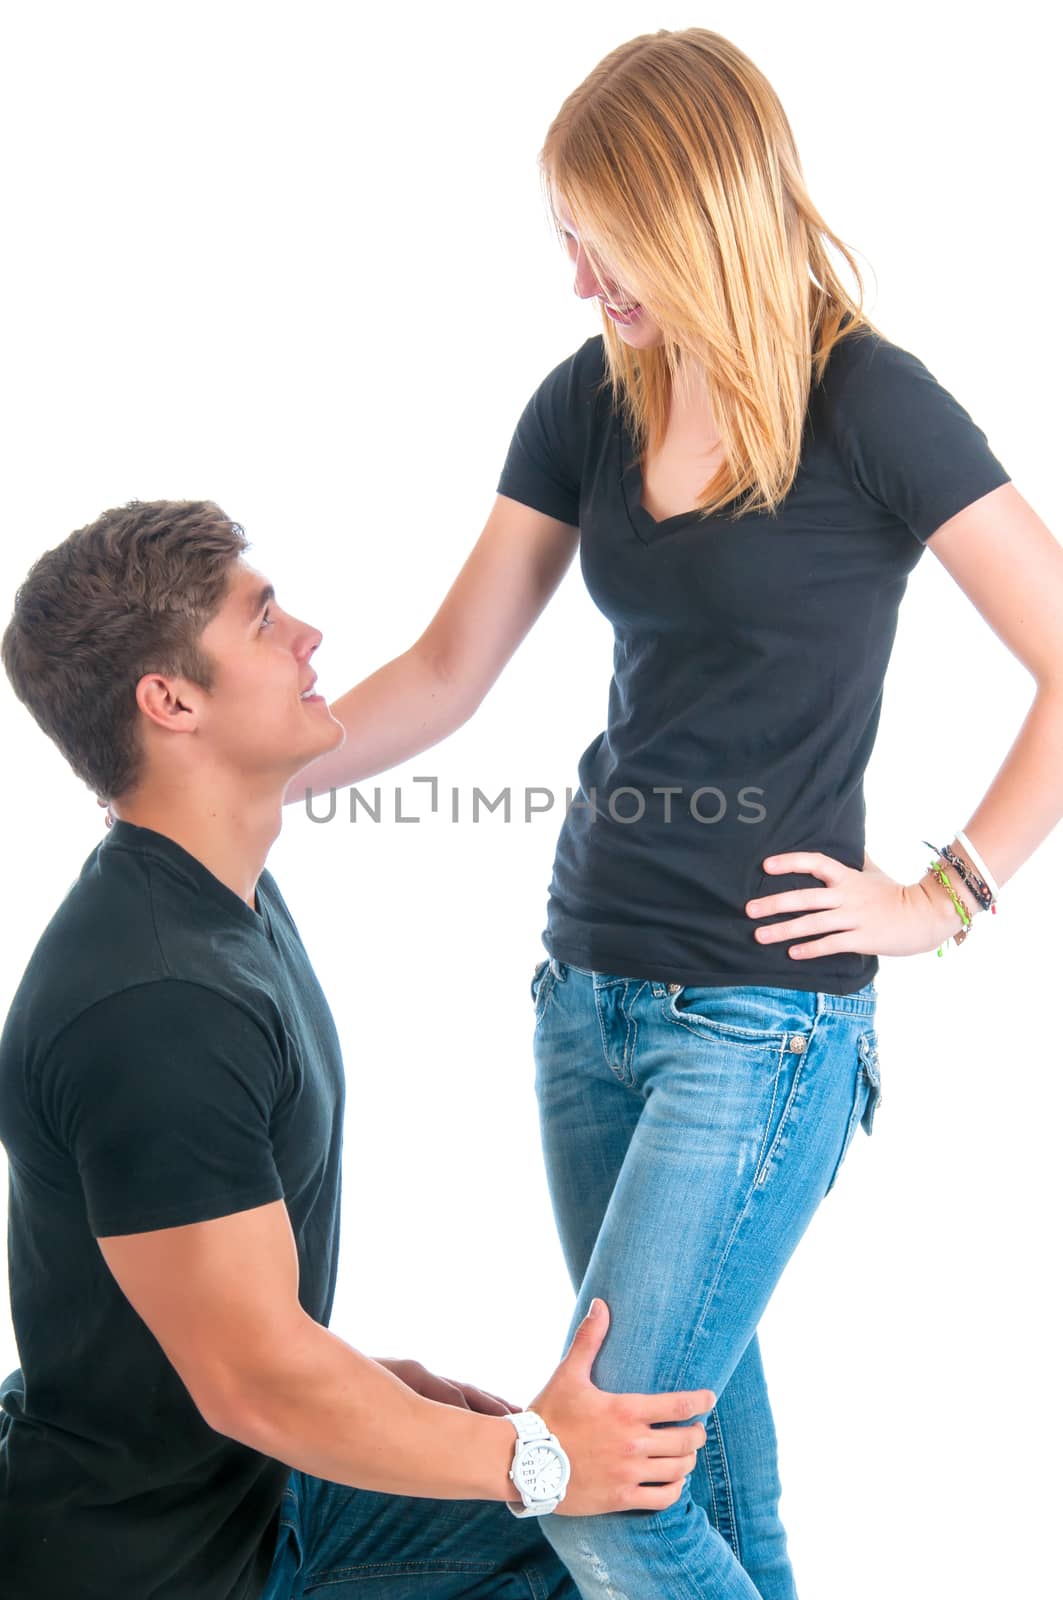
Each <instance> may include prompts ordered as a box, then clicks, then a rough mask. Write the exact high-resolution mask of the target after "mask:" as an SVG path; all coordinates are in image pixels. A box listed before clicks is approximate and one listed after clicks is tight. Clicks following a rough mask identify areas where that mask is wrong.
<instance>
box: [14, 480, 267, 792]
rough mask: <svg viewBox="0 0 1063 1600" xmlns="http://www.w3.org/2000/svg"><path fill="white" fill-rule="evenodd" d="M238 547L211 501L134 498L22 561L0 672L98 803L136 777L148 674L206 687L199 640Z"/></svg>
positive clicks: (237, 535) (235, 526) (235, 532)
mask: <svg viewBox="0 0 1063 1600" xmlns="http://www.w3.org/2000/svg"><path fill="white" fill-rule="evenodd" d="M247 544H248V541H247V538H246V537H245V534H244V530H243V529H242V528H241V526H240V524H239V523H238V522H233V521H231V520H230V519H229V518H228V517H227V516H226V515H225V513H224V512H223V511H222V510H221V509H220V507H218V506H217V505H215V504H214V502H213V501H212V500H143V501H141V500H133V501H131V502H130V503H129V505H126V506H119V507H115V508H114V509H113V510H111V511H104V512H103V513H102V515H100V516H99V517H97V519H96V521H95V522H91V523H89V524H88V526H87V527H84V528H78V530H77V531H76V532H75V533H72V534H70V535H69V536H68V537H67V538H66V539H64V540H63V543H62V544H60V545H57V546H56V548H55V549H54V550H48V551H46V552H45V554H44V555H42V556H41V557H40V558H39V559H38V560H37V561H35V562H34V564H33V566H32V567H31V568H30V571H29V573H28V575H27V577H26V580H25V582H24V583H23V584H22V585H21V587H20V588H19V590H18V593H17V594H16V596H15V609H14V614H13V615H12V618H11V621H10V622H9V623H8V626H7V629H6V631H5V633H4V638H3V645H2V654H3V662H4V667H5V669H6V671H7V675H8V677H9V678H10V679H11V683H12V686H13V687H14V690H15V693H16V694H17V695H18V697H19V699H20V700H21V701H22V703H23V705H25V706H27V707H28V708H29V710H30V711H31V712H32V713H33V716H34V717H35V718H36V720H37V722H38V723H39V724H40V726H41V727H42V728H43V729H44V731H45V733H46V734H47V735H48V737H49V738H50V739H52V740H54V742H55V744H56V745H58V747H59V749H60V750H61V751H62V752H63V755H64V756H65V757H66V759H67V760H68V761H69V763H70V765H71V766H72V767H73V769H74V771H75V772H76V773H77V775H78V777H79V778H82V779H84V781H85V782H86V783H87V784H88V785H89V787H90V788H91V789H93V790H94V791H95V793H96V795H97V796H98V797H99V799H101V800H112V799H114V798H115V797H116V796H118V795H121V794H124V793H125V792H126V791H127V790H129V789H131V788H133V786H134V785H135V784H136V782H137V781H138V779H139V777H140V776H141V771H142V761H143V752H142V748H141V741H140V739H139V736H138V720H139V717H140V712H139V710H138V708H137V703H136V687H137V684H138V682H139V681H140V679H141V678H142V677H143V676H144V674H145V673H148V672H160V673H165V674H166V675H167V676H174V677H182V678H188V679H189V680H190V681H191V682H192V683H195V684H198V685H199V686H200V687H201V688H203V689H207V690H209V689H210V688H211V687H212V674H211V664H210V662H209V660H208V659H207V657H206V656H205V654H204V653H203V651H202V649H201V648H200V642H199V641H200V635H201V633H202V632H203V629H204V628H205V627H206V626H207V624H208V622H209V621H210V620H211V618H212V617H213V616H214V615H215V613H216V612H217V610H218V609H219V607H220V606H221V604H222V601H223V600H224V598H225V594H226V591H227V589H228V586H229V581H230V577H231V574H232V568H233V564H234V562H235V561H236V560H237V559H238V558H239V557H240V555H241V554H242V553H243V551H244V550H245V549H246V548H247Z"/></svg>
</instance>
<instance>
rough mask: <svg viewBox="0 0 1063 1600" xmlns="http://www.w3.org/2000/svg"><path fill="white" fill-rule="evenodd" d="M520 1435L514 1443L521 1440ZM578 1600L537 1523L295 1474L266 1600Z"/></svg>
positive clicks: (501, 1510) (483, 1508)
mask: <svg viewBox="0 0 1063 1600" xmlns="http://www.w3.org/2000/svg"><path fill="white" fill-rule="evenodd" d="M516 1437H517V1436H516V1434H514V1435H513V1438H514V1441H516ZM303 1595H306V1596H311V1595H314V1596H317V1600H578V1593H577V1590H576V1586H575V1584H574V1583H573V1582H572V1579H571V1578H570V1577H569V1575H568V1573H567V1572H566V1571H565V1568H564V1567H563V1565H562V1563H561V1562H560V1561H559V1560H558V1558H557V1556H556V1555H555V1554H554V1552H553V1551H552V1550H551V1548H550V1546H549V1545H548V1544H547V1542H546V1540H545V1539H544V1538H543V1534H542V1519H541V1518H539V1517H526V1518H523V1517H521V1518H518V1517H513V1516H510V1514H509V1512H508V1511H507V1510H506V1508H505V1506H504V1505H503V1504H502V1503H501V1501H497V1502H496V1501H492V1500H421V1499H413V1498H408V1497H407V1496H405V1495H398V1494H376V1493H375V1492H373V1491H371V1490H368V1489H349V1488H346V1487H345V1486H344V1485H343V1484H339V1483H329V1482H327V1481H326V1480H325V1479H323V1478H312V1477H310V1476H309V1475H308V1474H307V1473H305V1472H292V1474H291V1476H290V1477H289V1479H288V1487H287V1488H286V1489H285V1491H284V1497H283V1499H282V1500H281V1508H280V1528H279V1531H278V1536H277V1545H276V1550H275V1552H274V1556H273V1566H272V1568H271V1570H270V1575H269V1582H268V1583H267V1585H266V1588H265V1590H264V1592H263V1595H262V1600H300V1597H302V1596H303Z"/></svg>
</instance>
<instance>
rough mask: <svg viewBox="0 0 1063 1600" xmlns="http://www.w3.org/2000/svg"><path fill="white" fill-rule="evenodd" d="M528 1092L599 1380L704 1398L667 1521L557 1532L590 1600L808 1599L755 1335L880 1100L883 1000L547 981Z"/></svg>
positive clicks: (615, 1387) (569, 1525) (552, 964)
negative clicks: (594, 1304)
mask: <svg viewBox="0 0 1063 1600" xmlns="http://www.w3.org/2000/svg"><path fill="white" fill-rule="evenodd" d="M532 996H533V999H534V1001H535V1036H534V1037H535V1065H536V1091H537V1095H538V1100H539V1111H540V1118H541V1124H542V1135H543V1145H544V1151H545V1157H546V1166H547V1174H548V1178H549V1183H550V1191H551V1196H552V1200H553V1206H554V1212H555V1216H556V1220H557V1226H558V1229H559V1232H560V1235H561V1242H562V1247H563V1249H564V1253H565V1258H566V1261H567V1264H568V1269H569V1273H570V1275H571V1278H572V1282H573V1284H574V1285H575V1287H576V1288H577V1290H578V1296H577V1302H576V1307H575V1311H574V1313H573V1318H572V1326H571V1328H570V1329H569V1335H568V1337H569V1338H571V1335H572V1333H573V1332H574V1331H575V1328H576V1326H577V1324H578V1323H579V1321H580V1319H581V1318H582V1317H583V1316H584V1315H585V1314H586V1312H587V1309H588V1306H589V1304H590V1301H591V1298H592V1297H593V1296H595V1295H597V1296H600V1297H601V1298H602V1299H603V1300H605V1301H607V1303H608V1305H609V1308H610V1312H611V1322H610V1327H609V1331H608V1334H607V1335H606V1340H605V1344H604V1345H603V1347H602V1350H601V1351H600V1353H599V1355H598V1357H597V1360H596V1362H595V1367H594V1374H593V1376H594V1381H595V1382H596V1383H597V1384H598V1386H599V1387H600V1388H603V1389H608V1390H611V1391H636V1392H639V1393H651V1392H654V1391H658V1390H671V1389H700V1388H706V1389H711V1390H713V1392H714V1393H715V1394H716V1396H717V1402H716V1406H715V1407H714V1409H713V1411H712V1412H711V1413H710V1415H709V1416H708V1418H707V1419H705V1420H706V1428H707V1431H708V1442H707V1443H706V1445H705V1447H704V1449H703V1450H701V1451H700V1452H699V1455H698V1464H697V1468H696V1470H695V1471H694V1472H693V1473H692V1474H691V1476H690V1477H689V1478H688V1479H687V1482H686V1486H685V1490H684V1493H683V1495H682V1498H681V1499H680V1500H679V1501H678V1502H677V1503H676V1504H675V1505H674V1506H671V1507H669V1508H668V1509H667V1510H665V1511H662V1512H639V1511H632V1512H621V1513H617V1514H609V1515H606V1516H599V1517H562V1516H549V1517H545V1518H543V1519H542V1522H543V1531H544V1533H545V1534H546V1537H547V1539H548V1540H549V1541H550V1543H551V1545H552V1546H553V1547H554V1549H555V1550H556V1551H557V1552H558V1554H559V1555H560V1556H561V1557H562V1559H563V1560H564V1562H565V1564H566V1565H567V1567H568V1568H569V1570H570V1572H571V1573H572V1575H573V1577H574V1578H575V1580H576V1583H577V1584H578V1586H579V1591H580V1594H581V1595H583V1596H584V1597H585V1600H592V1597H594V1600H650V1597H654V1600H658V1597H660V1600H663V1597H665V1596H667V1597H668V1600H708V1597H709V1596H711V1597H712V1600H795V1596H796V1589H795V1587H794V1580H793V1574H792V1571H791V1567H790V1562H789V1558H788V1556H787V1549H786V1535H785V1532H784V1529H783V1526H782V1523H781V1521H780V1519H779V1510H778V1502H779V1494H780V1484H779V1474H778V1466H777V1460H776V1439H775V1428H774V1424H773V1421H772V1416H771V1409H770V1406H769V1402H768V1393H767V1389H766V1386H765V1381H764V1373H763V1369H762V1367H761V1360H760V1350H759V1346H758V1341H757V1336H756V1328H757V1323H758V1322H759V1320H760V1317H761V1314H762V1313H763V1311H764V1308H765V1306H766V1305H767V1303H768V1300H769V1299H770V1297H771V1293H772V1291H773V1289H774V1287H775V1285H776V1283H777V1282H778V1280H779V1277H780V1275H781V1273H782V1271H783V1268H784V1267H785V1265H786V1263H787V1261H788V1260H789V1258H790V1256H791V1254H792V1252H793V1250H794V1248H795V1247H796V1245H797V1243H798V1241H799V1240H800V1238H801V1235H802V1234H803V1233H804V1231H805V1229H806V1228H807V1226H808V1224H809V1222H810V1221H811V1219H812V1216H813V1213H814V1212H815V1210H816V1207H817V1206H818V1205H819V1203H820V1201H821V1200H822V1199H823V1197H824V1195H825V1194H826V1193H827V1192H828V1191H829V1190H830V1189H831V1188H832V1187H833V1185H834V1181H835V1179H836V1178H837V1176H838V1172H839V1169H840V1167H841V1165H842V1162H843V1160H844V1159H845V1156H846V1153H847V1151H848V1149H849V1145H850V1142H851V1140H852V1138H853V1135H854V1133H855V1131H856V1128H857V1125H858V1124H862V1125H863V1127H864V1129H865V1131H866V1132H867V1133H870V1132H871V1125H872V1121H873V1118H874V1114H875V1108H876V1106H877V1103H878V1100H879V1074H878V1049H877V1035H876V1032H875V1026H874V1022H875V1007H876V999H877V995H876V990H875V986H874V984H873V983H869V984H868V985H867V986H866V988H864V989H861V990H860V991H859V992H858V993H856V994H851V995H834V994H827V993H818V992H814V991H806V990H802V989H783V988H767V987H765V988H757V987H750V986H737V987H726V988H711V987H699V988H692V987H680V986H679V985H672V984H666V983H659V982H653V981H650V980H639V979H635V978H622V977H612V976H609V975H608V974H606V973H600V972H588V971H583V970H581V969H579V968H576V967H572V966H567V965H566V964H565V963H563V962H561V961H558V960H556V959H555V958H552V957H551V958H550V959H549V960H548V961H544V962H541V963H540V965H539V966H538V967H537V968H536V971H535V975H534V977H533V980H532Z"/></svg>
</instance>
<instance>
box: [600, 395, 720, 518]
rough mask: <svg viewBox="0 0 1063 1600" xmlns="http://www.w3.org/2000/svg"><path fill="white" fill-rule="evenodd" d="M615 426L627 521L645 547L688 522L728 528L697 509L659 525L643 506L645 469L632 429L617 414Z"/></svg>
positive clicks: (621, 488) (679, 513)
mask: <svg viewBox="0 0 1063 1600" xmlns="http://www.w3.org/2000/svg"><path fill="white" fill-rule="evenodd" d="M614 423H615V427H616V430H617V433H618V435H619V441H620V445H619V448H620V490H621V494H622V495H623V499H624V506H625V508H626V510H627V516H628V521H629V522H630V524H631V530H632V532H633V533H634V535H635V537H636V538H637V539H639V540H641V542H642V543H643V544H645V545H651V544H655V543H656V541H657V540H658V539H664V538H667V537H668V535H669V534H670V533H675V532H676V531H677V530H678V529H679V528H684V527H686V526H687V525H688V524H689V523H701V524H705V523H709V524H711V525H712V526H713V527H714V528H715V527H722V526H724V525H725V522H726V519H725V518H722V517H721V518H716V517H713V516H709V517H703V516H702V515H701V514H700V513H699V512H698V511H697V510H696V509H693V510H690V511H680V512H678V513H677V514H676V515H675V516H674V517H664V518H662V520H661V521H660V522H658V520H657V518H656V517H654V516H652V515H651V514H650V512H648V511H647V510H646V507H645V506H644V505H643V504H642V491H643V482H642V467H641V464H640V462H639V458H638V452H637V451H636V449H635V446H634V441H633V439H632V437H631V433H630V430H629V429H628V427H627V425H626V424H625V422H624V420H623V418H622V417H621V416H619V415H618V414H617V413H615V412H614Z"/></svg>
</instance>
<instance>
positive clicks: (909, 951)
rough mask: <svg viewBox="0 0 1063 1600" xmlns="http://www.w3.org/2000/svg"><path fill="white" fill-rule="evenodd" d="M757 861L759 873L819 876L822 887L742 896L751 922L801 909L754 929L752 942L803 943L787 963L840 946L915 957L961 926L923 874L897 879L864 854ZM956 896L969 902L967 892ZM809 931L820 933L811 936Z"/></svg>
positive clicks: (809, 853)
mask: <svg viewBox="0 0 1063 1600" xmlns="http://www.w3.org/2000/svg"><path fill="white" fill-rule="evenodd" d="M763 867H764V871H765V872H779V873H790V872H805V873H808V874H810V875H811V876H812V877H815V878H819V879H821V880H822V884H823V887H822V888H816V889H784V890H781V891H780V892H779V893H778V894H771V895H762V896H761V897H760V898H759V899H757V900H747V901H746V915H747V916H749V917H751V918H753V919H754V920H756V919H758V918H761V917H771V916H777V915H778V914H779V913H781V912H786V911H790V912H795V913H801V914H800V915H795V916H791V917H788V918H787V919H786V921H785V922H773V923H772V924H771V925H770V926H767V927H762V928H757V929H756V930H755V933H754V938H755V939H756V941H757V943H758V944H782V943H785V942H786V941H788V940H791V939H802V940H804V941H806V942H804V943H802V944H798V945H794V946H793V948H792V949H791V950H789V951H788V952H787V954H788V955H789V956H790V957H791V959H792V960H794V961H803V960H806V959H808V958H809V957H812V956H829V955H837V954H839V953H841V952H843V951H854V952H856V953H857V954H859V955H875V956H914V955H919V954H921V953H922V952H923V951H926V950H933V949H934V948H935V947H936V946H938V945H940V944H941V942H942V940H943V939H948V938H951V936H952V935H953V934H954V933H956V932H958V931H959V929H960V927H961V926H962V922H961V918H960V914H959V912H958V911H957V910H956V908H955V906H954V905H953V904H952V901H951V900H950V899H949V897H948V894H947V893H946V891H945V890H944V889H943V888H942V887H941V885H940V884H939V883H938V882H937V880H936V879H935V878H934V877H933V876H932V875H931V874H928V875H927V876H926V877H925V878H923V879H922V880H921V881H920V882H919V883H898V882H897V881H896V879H894V878H891V877H889V875H888V874H887V873H885V872H883V871H882V869H881V867H877V866H876V865H875V863H874V862H873V861H872V859H871V857H870V856H869V855H867V854H866V852H865V855H864V865H863V867H862V868H857V867H847V866H845V865H844V863H843V862H841V861H836V860H835V859H834V857H833V856H827V855H823V854H822V853H821V852H820V851H818V850H795V851H789V852H788V853H787V854H785V855H779V856H768V857H767V858H766V859H765V861H764V862H763ZM963 899H964V903H965V904H967V903H969V897H968V896H963ZM976 911H977V907H976V906H971V914H972V916H973V915H975V914H976ZM812 934H820V935H823V937H821V938H815V939H813V938H810V935H812Z"/></svg>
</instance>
